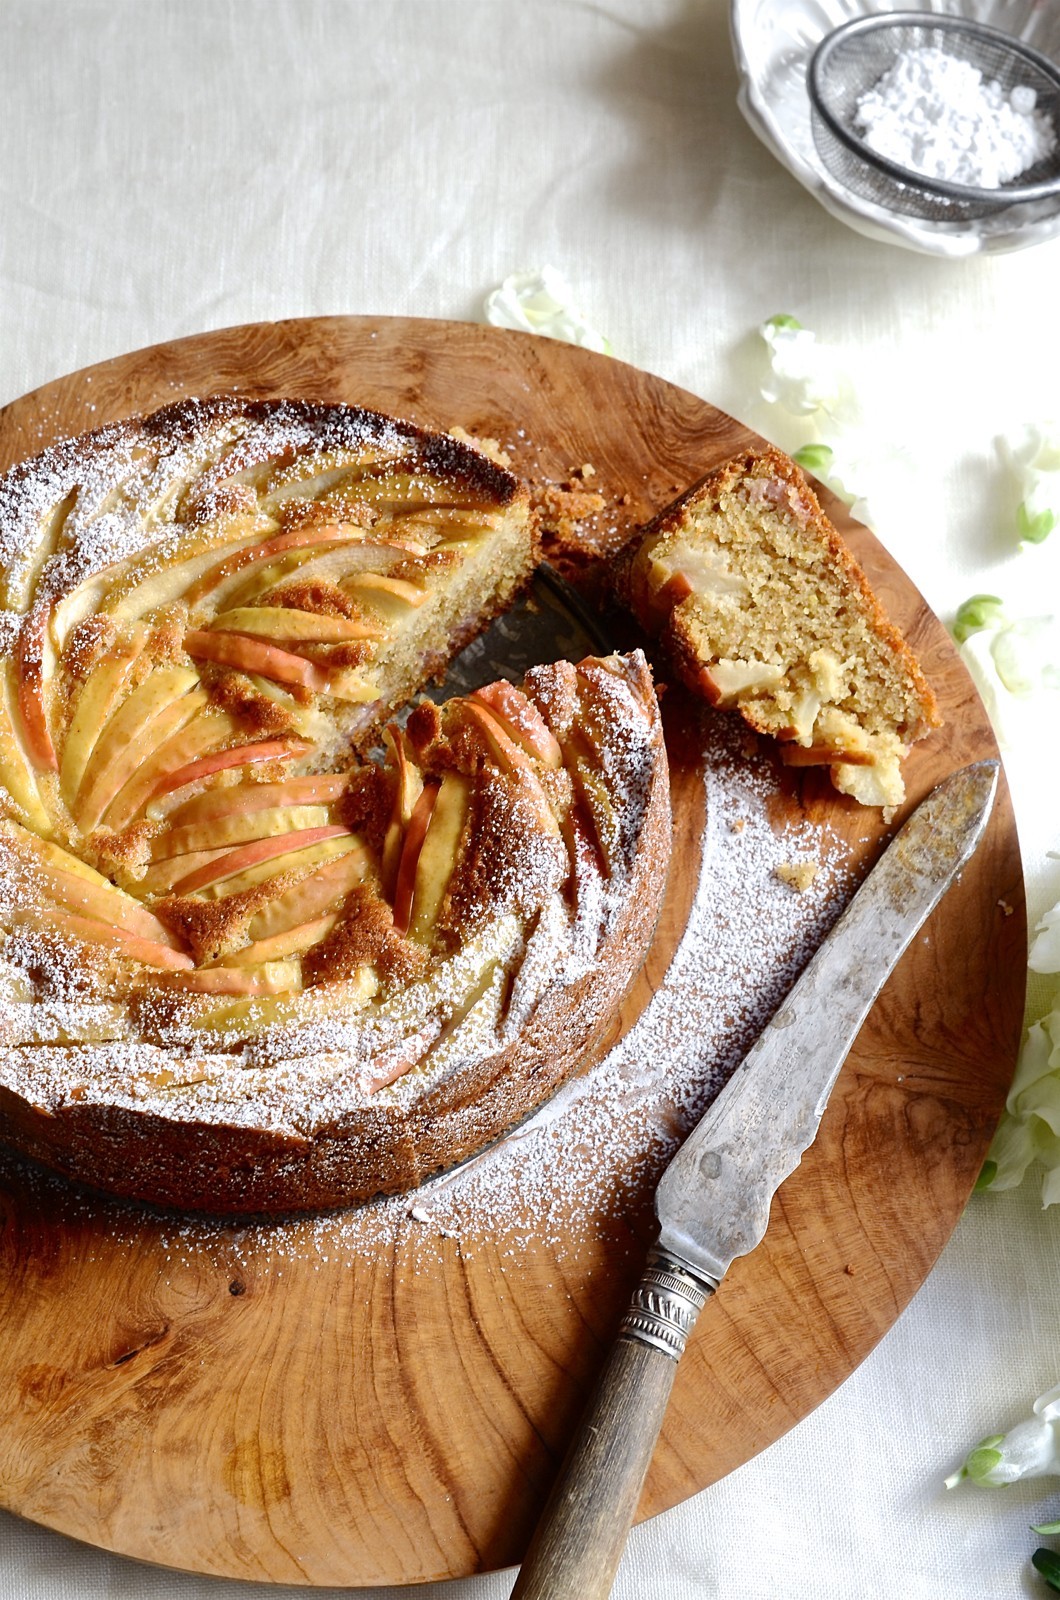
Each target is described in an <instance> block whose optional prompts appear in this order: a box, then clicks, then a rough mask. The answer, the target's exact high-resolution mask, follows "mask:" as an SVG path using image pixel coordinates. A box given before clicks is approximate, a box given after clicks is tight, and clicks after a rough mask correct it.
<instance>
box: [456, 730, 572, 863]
mask: <svg viewBox="0 0 1060 1600" xmlns="http://www.w3.org/2000/svg"><path fill="white" fill-rule="evenodd" d="M463 710H464V714H465V716H466V717H467V718H468V720H469V721H470V722H471V724H472V726H473V727H475V728H476V729H477V730H478V732H479V733H480V734H482V736H483V738H484V740H485V744H486V748H487V749H488V750H489V752H490V755H491V756H492V757H493V760H494V761H495V762H496V764H497V765H498V766H499V767H500V768H501V769H502V770H503V771H506V772H508V773H510V774H511V775H512V777H514V778H516V779H517V780H518V782H519V783H520V784H521V786H522V790H523V792H524V794H526V795H527V796H528V797H529V798H530V799H532V800H533V803H534V806H535V809H536V810H537V812H538V815H539V816H540V818H541V821H542V823H543V824H544V826H545V827H546V828H547V829H548V831H549V833H552V834H558V833H559V824H558V822H557V821H556V816H555V813H554V811H553V810H552V807H551V806H550V804H549V801H548V796H547V795H546V793H545V791H544V789H543V788H542V786H541V779H540V778H539V777H538V775H537V771H536V769H535V766H534V762H533V760H532V759H531V757H530V756H529V755H528V753H527V752H526V750H525V749H524V748H523V746H522V745H520V744H516V742H515V740H514V739H512V738H510V737H509V736H508V734H507V733H506V732H505V730H504V728H503V727H502V725H501V723H500V722H499V720H498V719H497V718H496V717H495V716H494V715H493V712H492V711H488V710H487V709H486V707H485V706H484V705H482V704H481V703H479V702H476V701H475V700H474V699H473V698H468V699H467V700H465V701H464V705H463Z"/></svg>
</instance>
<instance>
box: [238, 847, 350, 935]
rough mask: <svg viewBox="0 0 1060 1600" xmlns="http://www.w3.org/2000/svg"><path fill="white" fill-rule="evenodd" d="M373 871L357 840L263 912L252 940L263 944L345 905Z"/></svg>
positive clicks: (252, 931)
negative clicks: (352, 891)
mask: <svg viewBox="0 0 1060 1600" xmlns="http://www.w3.org/2000/svg"><path fill="white" fill-rule="evenodd" d="M371 871H372V861H371V857H370V855H369V853H368V851H367V850H366V848H365V846H364V845H363V843H361V842H360V841H354V842H353V843H352V844H351V846H350V848H349V849H348V850H346V851H345V852H344V854H342V855H340V856H336V857H335V858H334V859H332V860H331V861H327V862H325V863H324V865H323V866H318V867H317V868H316V870H315V871H313V872H311V873H309V874H308V876H306V877H304V878H302V880H301V881H300V882H299V883H296V884H294V885H292V887H291V888H289V889H285V890H284V892H283V893H282V894H279V895H278V896H277V898H276V899H275V900H273V901H272V903H271V904H270V905H268V906H266V907H265V909H264V910H262V911H259V912H258V914H257V915H256V916H255V917H254V918H253V920H252V921H251V922H250V924H249V925H248V928H247V932H248V933H249V934H250V937H251V939H252V940H257V941H261V940H266V939H270V938H273V937H275V936H278V935H280V934H284V933H287V932H289V931H290V930H291V929H296V928H299V927H304V926H306V925H307V924H309V923H312V922H315V921H316V920H317V919H319V918H320V917H321V916H322V915H323V914H324V913H325V912H327V911H329V910H330V909H331V907H333V906H339V905H341V904H342V902H343V901H344V900H345V898H346V896H347V895H348V894H349V893H350V891H351V890H352V889H354V888H356V886H357V885H358V884H359V883H363V882H364V881H365V879H366V878H368V877H369V876H370V874H371Z"/></svg>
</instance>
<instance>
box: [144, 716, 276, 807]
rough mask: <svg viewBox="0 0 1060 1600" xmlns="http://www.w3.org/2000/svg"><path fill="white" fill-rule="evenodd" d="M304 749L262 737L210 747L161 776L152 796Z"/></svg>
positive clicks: (153, 797)
mask: <svg viewBox="0 0 1060 1600" xmlns="http://www.w3.org/2000/svg"><path fill="white" fill-rule="evenodd" d="M230 731H231V730H230ZM305 749H306V746H305V745H304V744H302V743H300V742H298V741H296V740H292V739H262V740H260V741H259V742H258V743H257V744H241V745H234V746H232V748H231V749H227V750H211V751H209V752H208V753H207V754H206V755H202V756H199V757H197V758H196V759H194V760H191V761H185V762H184V763H183V765H180V766H177V767H175V768H174V769H173V770H172V771H170V772H167V773H164V774H163V775H162V776H160V777H159V779H158V781H157V782H156V783H155V784H154V786H153V787H152V789H151V792H150V796H149V798H150V799H152V800H155V799H160V798H161V797H162V796H163V795H167V794H174V793H175V792H176V791H177V790H178V789H186V788H188V786H189V785H190V784H193V783H202V782H204V781H205V780H206V779H208V778H213V777H216V776H217V774H218V773H221V772H227V771H230V770H231V769H232V768H233V767H250V766H257V765H260V764H262V763H264V762H267V761H268V762H271V761H284V760H289V759H290V758H291V757H292V756H294V755H301V754H302V753H303V752H304V751H305Z"/></svg>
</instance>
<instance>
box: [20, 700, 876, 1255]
mask: <svg viewBox="0 0 1060 1600" xmlns="http://www.w3.org/2000/svg"><path fill="white" fill-rule="evenodd" d="M751 743H753V741H749V740H748V737H747V735H746V732H745V730H743V729H742V727H741V726H740V725H737V724H734V723H732V722H730V721H729V720H728V719H725V718H722V717H718V716H711V717H709V718H706V719H705V731H704V748H703V762H704V772H705V783H706V789H707V796H706V799H707V805H706V823H705V830H704V836H703V841H702V844H703V851H702V864H701V869H700V877H699V882H698V885H697V887H696V891H695V895H694V899H693V903H692V906H691V911H690V915H689V919H688V925H687V929H686V932H685V934H684V936H683V938H682V939H681V942H680V944H679V946H678V949H677V951H676V953H675V955H674V958H673V960H672V962H671V965H670V968H669V970H668V971H667V973H666V975H665V978H664V979H663V981H662V983H661V984H660V985H659V987H658V989H657V990H656V992H655V994H654V995H653V997H652V999H651V1001H650V1002H649V1004H648V1005H647V1007H646V1008H645V1010H644V1011H643V1012H642V1014H641V1016H640V1017H639V1018H638V1019H637V1021H636V1022H635V1024H634V1025H633V1027H632V1028H631V1029H630V1030H629V1032H628V1033H627V1034H626V1035H625V1037H624V1038H623V1039H622V1040H621V1041H620V1042H619V1043H618V1044H617V1045H616V1046H615V1047H614V1048H613V1049H612V1051H611V1052H610V1054H609V1055H607V1057H606V1058H605V1059H604V1060H603V1061H601V1062H600V1063H599V1064H598V1065H597V1066H595V1067H594V1068H592V1069H591V1070H590V1071H589V1072H588V1073H587V1074H586V1075H585V1076H584V1077H582V1078H579V1079H576V1080H575V1081H573V1082H572V1083H569V1084H568V1085H567V1086H566V1087H565V1088H564V1089H563V1090H561V1091H560V1093H559V1094H558V1095H556V1096H555V1097H554V1099H553V1100H552V1101H550V1102H549V1103H548V1104H547V1105H546V1106H544V1107H543V1108H542V1109H541V1110H539V1111H538V1112H537V1114H536V1115H535V1116H533V1117H532V1118H531V1119H530V1120H529V1121H528V1122H526V1123H525V1124H524V1125H522V1126H521V1127H520V1128H518V1129H516V1130H515V1131H514V1132H512V1133H511V1134H510V1135H509V1136H508V1137H507V1138H505V1139H504V1140H502V1141H500V1142H499V1143H498V1144H496V1145H494V1146H493V1147H491V1148H490V1149H488V1150H487V1151H485V1152H484V1153H482V1154H481V1155H479V1156H478V1157H477V1158H475V1159H474V1160H473V1161H471V1162H469V1163H468V1164H467V1165H466V1166H464V1167H463V1168H460V1169H458V1170H457V1171H454V1172H451V1173H448V1174H443V1175H441V1176H439V1177H438V1178H435V1179H433V1180H431V1181H430V1182H428V1183H427V1184H425V1185H423V1186H422V1187H421V1188H420V1189H419V1190H418V1191H416V1193H415V1194H412V1195H408V1194H406V1195H400V1196H395V1197H393V1198H391V1199H386V1200H381V1201H377V1202H374V1203H371V1204H369V1205H365V1206H361V1207H358V1208H355V1209H352V1210H349V1211H346V1212H341V1213H329V1214H326V1215H323V1216H318V1217H300V1218H295V1219H289V1220H276V1221H269V1222H260V1223H257V1222H254V1223H248V1224H231V1223H223V1222H214V1221H211V1220H210V1219H204V1218H198V1217H187V1216H172V1217H164V1216H162V1214H160V1213H152V1212H150V1211H145V1210H144V1208H141V1207H138V1206H133V1205H129V1204H126V1203H123V1202H118V1201H110V1200H105V1199H96V1198H94V1197H91V1196H88V1195H85V1194H81V1193H78V1192H76V1191H74V1190H72V1189H69V1188H68V1187H67V1186H66V1185H64V1184H62V1183H61V1182H60V1181H59V1180H57V1179H53V1178H51V1177H49V1176H47V1175H45V1174H43V1173H38V1172H37V1171H35V1170H32V1171H31V1170H30V1169H29V1168H26V1167H23V1166H22V1164H21V1163H16V1160H15V1158H13V1157H7V1156H5V1157H3V1160H2V1164H0V1172H2V1171H3V1169H4V1167H6V1166H7V1165H8V1163H11V1165H12V1167H13V1168H16V1169H17V1170H16V1171H14V1172H12V1174H11V1180H10V1181H12V1182H13V1183H15V1184H17V1186H18V1187H19V1188H21V1189H22V1190H23V1191H24V1190H25V1189H26V1187H27V1185H28V1186H29V1187H30V1188H31V1189H33V1190H37V1191H39V1200H40V1201H41V1203H42V1205H44V1208H45V1209H47V1210H48V1211H54V1212H56V1214H60V1213H61V1214H62V1215H63V1216H65V1217H66V1218H68V1219H69V1221H70V1222H71V1223H76V1224H79V1225H80V1226H81V1228H82V1229H83V1228H84V1227H85V1225H86V1224H88V1225H89V1231H91V1232H95V1233H97V1234H98V1235H99V1236H100V1240H99V1244H98V1245H97V1246H96V1248H107V1249H108V1250H109V1249H111V1248H113V1247H114V1246H116V1245H117V1246H120V1245H121V1244H122V1243H123V1242H125V1243H127V1244H128V1245H130V1246H131V1245H132V1244H133V1242H134V1241H135V1240H136V1239H137V1238H142V1237H143V1234H144V1230H145V1228H147V1229H149V1231H150V1232H151V1233H154V1234H156V1236H157V1239H158V1241H159V1244H160V1246H161V1248H162V1251H163V1254H164V1256H165V1257H166V1258H167V1259H168V1260H169V1261H170V1263H171V1264H172V1265H173V1266H174V1267H178V1266H180V1265H182V1264H184V1265H186V1264H187V1263H188V1262H189V1261H198V1262H202V1261H203V1260H204V1259H206V1260H208V1261H212V1260H214V1259H215V1258H217V1259H223V1260H224V1261H225V1262H231V1261H233V1260H235V1261H236V1262H237V1263H238V1262H243V1263H246V1264H248V1265H249V1264H250V1263H252V1262H260V1263H262V1264H265V1263H267V1264H268V1268H269V1270H270V1271H276V1272H279V1271H282V1269H283V1264H284V1262H285V1261H287V1262H296V1261H297V1262H300V1263H303V1264H304V1263H308V1264H309V1265H310V1266H312V1267H315V1268H318V1269H320V1270H327V1269H329V1268H330V1267H331V1266H332V1265H335V1264H336V1263H342V1262H347V1263H348V1262H350V1261H352V1260H354V1259H369V1260H371V1259H375V1258H378V1259H379V1260H380V1261H387V1260H390V1259H392V1258H393V1255H394V1251H395V1247H397V1248H398V1249H399V1250H400V1252H401V1254H402V1259H403V1260H404V1261H405V1263H406V1265H409V1264H410V1263H411V1265H412V1266H413V1268H414V1267H415V1264H416V1262H417V1261H419V1262H421V1263H423V1262H430V1263H431V1264H435V1263H436V1262H437V1260H438V1259H439V1257H440V1256H442V1255H443V1254H445V1253H451V1252H452V1251H453V1249H454V1248H456V1249H459V1250H460V1251H461V1252H462V1253H465V1254H466V1253H469V1252H473V1251H474V1250H475V1249H476V1248H478V1247H481V1246H483V1245H485V1244H489V1245H491V1246H492V1247H493V1248H495V1249H499V1250H501V1251H502V1252H503V1253H504V1254H509V1255H518V1254H519V1253H520V1252H521V1250H522V1249H523V1248H524V1247H526V1245H527V1244H528V1242H529V1241H530V1240H531V1239H533V1240H534V1241H536V1242H542V1241H543V1242H544V1243H546V1244H547V1245H548V1247H549V1248H550V1250H552V1251H553V1252H554V1253H555V1254H556V1256H557V1258H558V1259H562V1257H563V1255H564V1253H565V1252H566V1251H567V1250H568V1249H576V1248H577V1246H578V1244H579V1242H580V1241H582V1240H584V1239H585V1238H587V1237H591V1236H594V1235H599V1234H600V1233H601V1232H606V1231H607V1230H608V1228H609V1227H611V1226H613V1223H614V1221H615V1219H616V1218H620V1217H622V1216H624V1215H635V1214H637V1213H638V1212H640V1211H642V1210H643V1207H644V1205H645V1203H646V1201H647V1198H648V1196H650V1193H651V1191H652V1189H653V1188H654V1185H655V1182H656V1181H657V1180H658V1177H659V1175H660V1173H661V1172H662V1170H663V1168H664V1166H665V1165H666V1162H667V1161H668V1159H669V1158H670V1156H671V1155H672V1154H673V1152H674V1151H675V1149H676V1148H677V1146H678V1144H679V1142H680V1140H681V1138H682V1137H683V1135H684V1133H686V1132H687V1131H688V1129H689V1127H690V1126H691V1125H692V1124H693V1122H694V1121H695V1120H696V1118H697V1117H698V1116H699V1115H700V1114H701V1112H702V1111H703V1110H704V1109H705V1107H706V1105H707V1104H708V1103H709V1102H710V1100H711V1099H712V1098H713V1096H714V1095H715V1094H716V1093H717V1091H718V1090H719V1088H720V1087H721V1086H722V1085H723V1084H724V1082H725V1081H726V1079H727V1078H728V1076H729V1074H730V1073H731V1072H732V1070H733V1069H734V1068H735V1066H736V1065H737V1064H738V1063H739V1061H740V1060H741V1059H742V1057H743V1055H744V1054H745V1052H746V1050H747V1049H748V1047H749V1046H750V1044H751V1043H752V1042H753V1040H754V1038H755V1037H756V1036H757V1034H758V1033H759V1032H760V1031H761V1029H762V1027H763V1026H764V1025H765V1023H766V1022H767V1021H768V1020H769V1017H770V1016H771V1015H772V1013H773V1012H774V1010H775V1009H776V1007H777V1005H778V1003H779V1001H780V1000H781V998H782V996H783V995H784V994H785V993H786V991H787V990H788V989H789V988H790V986H791V983H792V982H793V981H794V978H795V977H796V976H797V974H798V972H799V970H800V969H801V967H802V966H803V965H804V964H805V962H806V960H807V959H808V958H809V956H810V954H811V953H812V951H813V950H814V949H815V948H816V946H817V944H818V943H819V942H820V939H821V937H822V936H823V934H824V932H825V931H826V930H827V928H828V927H829V926H830V925H831V923H832V921H833V920H834V918H835V917H836V915H838V913H839V911H840V910H841V909H842V906H843V904H844V903H845V901H846V899H847V898H848V897H849V893H850V891H851V888H852V879H851V874H850V871H849V868H848V857H847V849H846V846H845V844H844V843H843V842H842V841H841V840H840V839H839V838H838V837H837V836H836V835H834V834H833V833H831V831H830V830H828V829H827V828H820V827H817V826H815V825H814V824H812V823H810V822H808V821H807V822H803V823H801V824H798V825H795V826H792V825H790V824H789V825H788V826H786V827H784V828H783V829H782V830H781V831H779V832H776V831H774V827H773V825H772V823H771V820H770V816H771V811H772V810H773V809H775V802H776V800H777V797H778V793H779V783H780V780H779V779H778V776H777V773H776V770H775V768H774V766H773V764H772V761H771V760H770V759H769V757H768V756H767V755H765V754H764V753H762V752H761V751H760V750H759V749H758V747H757V744H755V745H754V748H753V750H751V752H750V753H749V745H750V744H751ZM801 862H809V863H811V864H812V865H814V866H815V867H816V869H817V870H816V872H815V873H814V875H813V878H812V881H811V882H810V883H809V884H808V887H807V888H805V889H804V890H803V891H801V892H799V891H797V890H795V889H793V888H792V887H790V886H788V884H786V883H784V882H783V881H781V879H780V878H778V876H777V871H776V869H777V868H778V867H779V866H786V865H797V864H798V863H801ZM45 1191H46V1192H47V1193H46V1194H45Z"/></svg>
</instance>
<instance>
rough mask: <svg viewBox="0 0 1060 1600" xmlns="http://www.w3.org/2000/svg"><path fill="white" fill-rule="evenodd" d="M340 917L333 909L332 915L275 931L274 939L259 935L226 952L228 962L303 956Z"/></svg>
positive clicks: (253, 962) (251, 963)
mask: <svg viewBox="0 0 1060 1600" xmlns="http://www.w3.org/2000/svg"><path fill="white" fill-rule="evenodd" d="M338 920H339V915H338V912H337V911H333V912H332V913H331V915H330V916H327V917H317V918H316V920H315V921H314V922H303V923H300V924H299V926H298V927H295V928H288V929H287V931H286V932H285V933H274V934H273V936H272V938H271V939H257V940H255V942H254V943H253V944H245V945H244V946H243V948H242V950H236V951H234V952H233V953H232V954H231V955H227V956H225V958H224V965H225V966H226V967H247V966H257V965H259V964H260V963H262V962H264V961H280V960H282V959H283V958H284V957H285V956H300V955H302V954H303V953H304V952H305V951H306V950H311V949H312V948H313V946H314V945H315V944H319V943H320V941H321V939H325V938H327V936H328V934H329V933H330V932H331V930H332V928H333V927H334V926H335V924H336V922H338Z"/></svg>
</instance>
